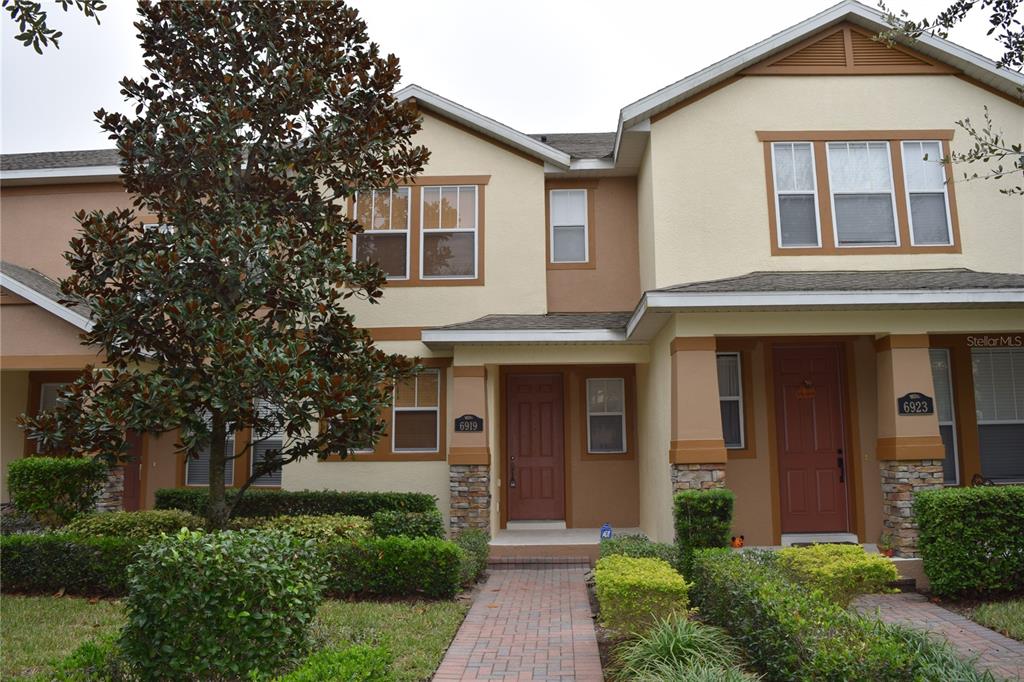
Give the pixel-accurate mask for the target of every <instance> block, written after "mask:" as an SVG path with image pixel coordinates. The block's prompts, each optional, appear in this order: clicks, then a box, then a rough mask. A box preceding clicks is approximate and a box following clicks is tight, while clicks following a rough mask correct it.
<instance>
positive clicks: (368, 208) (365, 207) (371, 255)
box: [354, 187, 411, 279]
mask: <svg viewBox="0 0 1024 682" xmlns="http://www.w3.org/2000/svg"><path fill="white" fill-rule="evenodd" d="M410 204H411V202H410V191H409V188H408V187H399V188H397V189H382V190H370V191H366V192H359V193H358V194H357V195H356V202H355V214H356V219H357V220H358V221H359V224H360V225H362V226H363V230H364V231H363V233H362V234H358V235H355V240H354V250H355V258H356V260H364V261H370V262H376V263H377V264H378V265H380V267H381V269H383V270H384V272H385V273H387V275H388V279H408V278H409V228H410V213H411V211H410Z"/></svg>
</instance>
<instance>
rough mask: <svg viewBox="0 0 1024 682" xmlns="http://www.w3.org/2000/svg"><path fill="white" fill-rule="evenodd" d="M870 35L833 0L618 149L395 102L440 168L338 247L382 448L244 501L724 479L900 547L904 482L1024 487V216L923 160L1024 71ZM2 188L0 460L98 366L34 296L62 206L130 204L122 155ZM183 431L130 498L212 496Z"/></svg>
mask: <svg viewBox="0 0 1024 682" xmlns="http://www.w3.org/2000/svg"><path fill="white" fill-rule="evenodd" d="M884 27H885V25H884V22H883V20H882V17H881V15H880V14H879V13H878V12H877V11H875V10H873V9H869V8H867V7H865V6H863V5H860V4H858V3H855V2H843V3H841V4H839V5H837V6H835V7H833V8H831V9H829V10H826V11H825V12H822V13H821V14H818V15H816V16H814V17H812V18H810V19H808V20H807V21H805V22H803V23H801V24H799V25H797V26H794V27H792V28H790V29H787V30H785V31H783V32H781V33H779V34H777V35H775V36H772V37H771V38H769V39H767V40H765V41H763V42H761V43H758V44H757V45H754V46H752V47H750V48H748V49H746V50H744V51H742V52H740V53H738V54H736V55H733V56H732V57H729V58H728V59H725V60H723V61H721V62H719V63H717V64H715V65H713V66H710V67H708V68H707V69H705V70H703V71H700V72H698V73H696V74H693V75H691V76H689V77H687V78H684V79H683V80H681V81H678V82H677V83H674V84H672V85H669V86H668V87H666V88H663V89H662V90H659V91H658V92H656V93H653V94H651V95H649V96H647V97H645V98H643V99H642V100H639V101H638V102H635V103H633V104H630V105H629V106H627V107H625V108H624V109H622V111H621V113H620V116H619V121H618V126H617V128H616V131H615V132H614V133H599V134H550V135H525V134H523V133H520V132H518V131H515V130H512V129H511V128H508V127H507V126H504V125H502V124H501V123H498V122H496V121H493V120H491V119H489V118H486V117H484V116H482V115H481V114H478V113H476V112H473V111H470V110H469V109H466V108H465V107H462V106H460V105H458V104H456V103H454V102H451V101H449V100H446V99H444V98H442V97H440V96H438V95H436V94H434V93H431V92H429V91H427V90H424V89H422V88H420V87H417V86H409V87H407V88H405V89H404V90H402V92H401V93H400V97H401V99H403V100H412V101H415V102H416V104H417V105H418V107H419V110H420V111H421V113H422V115H423V130H422V132H421V133H420V134H419V135H418V136H417V139H416V142H418V143H422V144H425V145H426V146H427V147H429V148H430V150H431V152H432V154H431V158H430V163H429V165H428V167H427V168H426V169H425V171H424V173H423V176H422V177H420V178H419V179H418V181H417V182H416V184H415V185H414V186H412V187H408V188H402V189H400V190H397V191H389V190H385V191H380V192H366V193H363V194H361V195H360V196H359V198H358V200H357V202H356V205H355V210H356V211H357V213H358V214H359V215H360V216H361V217H362V218H363V223H364V224H365V225H366V227H367V232H366V233H365V234H364V235H362V236H360V237H358V239H357V242H356V255H357V256H358V257H371V258H374V259H376V260H378V261H379V262H380V263H382V264H383V265H384V267H385V268H386V269H387V270H388V271H389V272H390V273H391V275H392V277H391V280H390V282H389V286H388V287H387V289H388V290H387V293H386V296H385V298H384V303H383V305H379V306H373V307H370V306H365V305H362V304H360V303H354V304H353V305H354V309H355V312H356V314H357V319H358V321H359V323H360V324H361V325H362V326H365V327H367V328H369V329H370V330H371V332H372V334H373V336H374V337H375V338H376V339H377V340H378V341H379V342H380V345H381V346H382V347H383V348H385V349H386V350H389V351H394V352H401V353H405V354H408V355H415V356H420V357H422V358H423V364H424V365H425V366H426V367H427V371H426V372H425V373H424V374H421V375H420V376H419V377H418V378H417V379H416V380H415V382H414V384H412V385H403V386H401V387H399V389H398V390H397V391H396V396H395V406H394V409H393V410H391V411H389V413H388V414H387V415H386V418H387V421H388V422H389V424H390V428H389V435H388V436H387V437H386V438H384V439H382V440H381V441H380V442H378V443H377V444H376V447H375V449H374V450H373V451H372V452H361V453H357V454H355V455H353V456H351V457H349V458H348V459H347V460H346V461H341V460H340V458H337V457H332V458H329V460H328V461H303V462H296V463H294V464H291V465H289V466H287V467H285V470H284V471H283V473H281V474H277V475H274V476H268V477H266V478H265V480H264V481H262V483H264V484H266V485H268V486H280V487H282V488H285V489H303V488H310V489H319V488H335V489H377V490H391V489H394V490H420V491H425V492H429V493H432V494H434V495H436V496H437V497H438V499H439V500H440V504H441V507H442V510H443V511H444V512H445V514H446V515H447V516H448V517H449V518H450V522H451V527H452V528H454V529H458V528H462V527H465V526H471V525H475V526H483V527H488V528H490V529H491V530H492V532H493V531H497V530H498V529H501V528H505V527H506V526H507V524H509V523H513V522H516V521H525V520H545V521H557V522H564V523H565V525H566V526H568V527H570V528H573V527H576V528H596V527H598V526H600V525H602V524H603V523H606V522H607V523H610V524H612V525H613V526H614V527H640V528H642V529H643V530H644V531H645V532H646V533H648V534H649V535H651V536H652V537H654V538H656V539H658V540H670V539H671V537H672V534H673V531H672V519H671V495H672V493H673V491H674V490H681V489H688V488H707V487H714V486H721V485H725V486H727V487H729V488H730V489H732V490H733V491H734V492H735V493H736V513H735V525H734V531H735V532H736V533H737V534H743V535H745V537H746V541H747V543H748V544H764V545H767V544H777V543H779V542H780V541H781V540H782V539H783V535H789V534H800V533H828V534H850V535H849V536H850V537H853V536H855V537H856V538H858V539H859V540H861V541H863V542H874V541H876V540H877V539H878V537H879V535H880V533H881V532H883V529H884V528H888V529H889V531H890V532H893V533H894V534H895V535H897V536H898V537H897V548H898V549H899V550H900V551H901V552H903V553H905V554H910V553H912V552H913V551H914V544H915V543H914V534H915V533H914V530H913V526H912V521H911V520H910V519H909V518H908V514H909V510H908V508H909V504H910V502H909V500H910V498H911V495H912V493H913V491H914V490H916V489H919V488H921V487H926V486H934V485H941V484H943V483H945V484H951V485H966V484H969V483H970V481H971V479H972V477H974V476H975V475H976V474H983V475H984V476H986V477H988V478H990V479H993V480H995V481H997V482H1009V481H1020V480H1024V199H1021V198H1020V197H1011V196H1006V195H1003V194H1000V193H999V192H998V188H999V186H1000V185H999V182H995V181H976V182H956V183H953V182H947V180H952V175H953V172H952V171H951V170H950V169H948V168H945V167H943V166H942V165H941V164H939V163H937V162H936V160H937V159H938V158H940V157H942V156H943V155H944V154H946V153H948V152H949V150H950V149H954V150H956V149H959V150H965V149H967V148H969V146H970V141H969V139H967V137H966V136H965V135H964V133H963V131H961V130H959V129H956V128H955V126H954V125H953V122H954V121H956V120H957V119H960V118H963V117H964V116H971V117H973V118H980V117H981V115H982V112H983V110H984V107H988V109H989V111H990V112H991V115H992V118H993V119H994V121H995V122H996V123H997V125H998V126H999V127H1001V128H1002V129H1003V130H1005V131H1007V132H1008V133H1010V134H1012V135H1019V133H1020V132H1021V131H1022V130H1024V107H1022V106H1021V103H1020V100H1019V99H1016V96H1017V91H1018V88H1020V87H1021V86H1022V85H1024V78H1022V77H1021V75H1020V74H1018V73H1015V72H1012V71H1008V70H1005V69H997V68H995V66H994V65H993V63H992V62H990V61H989V60H987V59H985V58H983V57H981V56H978V55H976V54H974V53H971V52H969V51H967V50H965V49H963V48H961V47H958V46H956V45H954V44H952V43H949V42H946V41H943V40H940V39H936V38H931V37H923V38H922V39H921V40H920V41H918V42H917V43H916V44H914V45H913V46H912V47H897V48H892V49H890V48H887V47H885V46H884V45H882V44H880V43H877V42H874V41H873V40H872V36H873V35H874V34H876V33H877V32H878V31H879V30H882V29H883V28H884ZM925 157H927V159H928V160H925ZM957 174H959V171H957ZM0 179H2V182H3V189H2V199H3V205H2V220H3V260H4V264H3V266H2V272H0V278H2V285H3V287H4V296H3V304H4V305H3V308H2V315H3V324H2V347H0V351H2V358H0V360H2V363H3V375H2V378H3V388H2V403H3V405H2V423H0V428H2V454H3V458H4V463H5V466H6V462H8V461H9V460H10V459H12V458H15V457H20V456H22V455H25V454H30V453H31V452H32V451H33V450H32V447H33V446H32V443H30V442H28V441H26V440H25V438H24V436H23V434H22V433H21V432H20V431H19V430H18V429H17V427H16V425H15V417H16V415H17V414H18V413H20V412H22V411H23V410H25V409H26V407H27V409H28V410H29V411H34V410H37V409H39V408H40V407H45V406H47V405H48V404H49V403H50V402H51V401H52V399H53V395H54V390H55V389H56V387H57V385H58V384H60V383H61V382H63V381H67V380H68V379H69V378H71V377H73V376H74V374H75V372H76V371H78V370H80V369H81V367H82V366H84V365H85V364H86V363H87V362H92V361H95V360H96V358H95V357H94V356H91V355H89V351H88V349H85V348H83V347H81V346H79V345H78V342H77V338H76V337H77V333H78V332H79V330H80V329H82V328H84V327H85V326H87V325H88V324H89V321H88V319H87V317H86V316H85V315H84V314H83V313H82V311H80V310H77V309H74V308H65V307H63V306H62V305H60V304H59V303H57V302H56V300H57V299H58V298H59V296H58V294H57V291H56V289H55V285H54V284H53V282H52V280H55V279H57V278H59V277H61V276H63V275H65V274H66V267H65V264H64V262H63V260H62V257H61V253H62V251H63V250H64V249H65V246H66V244H67V241H68V239H69V237H71V235H72V234H73V232H74V230H75V228H76V225H75V223H74V221H73V219H72V213H73V212H74V211H75V210H77V209H81V208H85V209H112V208H114V207H115V206H126V205H128V199H129V198H128V197H127V196H126V195H125V194H124V192H123V190H122V189H121V187H120V185H119V183H118V169H117V157H116V155H115V154H114V153H113V152H112V151H105V150H101V151H93V152H66V153H42V154H18V155H9V156H5V157H4V158H3V166H2V174H0ZM993 273H999V274H993ZM44 275H45V277H44ZM100 359H101V358H100ZM918 394H920V395H918ZM932 406H934V409H933V410H932V409H931V408H932ZM904 412H906V413H907V414H903V413H904ZM464 416H468V417H477V418H479V419H472V418H467V419H460V418H461V417H464ZM476 429H479V430H476ZM174 442H175V438H174V434H167V435H164V436H160V437H155V436H149V435H147V436H145V437H143V438H141V439H139V442H138V447H137V451H138V454H139V463H138V464H136V465H134V468H132V469H130V470H129V471H128V472H127V474H126V487H127V490H126V499H127V502H126V506H142V507H146V506H150V505H151V504H152V500H153V491H154V490H155V489H157V488H160V487H165V486H182V485H202V484H203V483H204V482H205V480H206V475H207V471H206V469H205V468H204V463H203V460H202V459H200V460H196V461H192V462H189V463H188V464H186V463H185V462H184V460H183V459H182V458H181V457H180V456H175V455H174V454H173V450H174ZM235 466H236V467H237V468H238V469H239V470H238V471H236V472H235V473H234V480H235V481H239V480H241V478H242V475H243V473H244V470H245V468H246V467H247V466H250V463H249V462H248V461H247V460H246V459H240V460H239V461H238V463H237V464H236V465H235ZM832 537H835V536H834V535H833V536H832Z"/></svg>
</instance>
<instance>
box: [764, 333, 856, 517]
mask: <svg viewBox="0 0 1024 682" xmlns="http://www.w3.org/2000/svg"><path fill="white" fill-rule="evenodd" d="M773 356H774V372H775V412H776V415H775V419H776V433H777V437H778V454H779V488H780V495H779V500H780V508H781V512H782V532H783V533H830V532H832V533H834V532H845V531H847V530H848V529H849V522H848V518H847V498H846V489H847V486H846V479H847V467H846V454H845V446H844V442H845V435H844V425H843V397H842V396H843V390H842V381H841V378H840V367H841V364H842V355H841V353H840V349H839V347H838V346H834V345H808V346H775V347H774V349H773Z"/></svg>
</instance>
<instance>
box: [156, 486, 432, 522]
mask: <svg viewBox="0 0 1024 682" xmlns="http://www.w3.org/2000/svg"><path fill="white" fill-rule="evenodd" d="M237 494H238V493H237V492H236V491H234V490H228V491H227V496H228V499H229V500H231V499H233V498H234V496H235V495H237ZM208 499H209V493H208V492H207V491H206V489H205V488H161V489H160V490H157V491H156V508H157V509H182V510H184V511H187V512H191V513H193V514H196V515H198V516H203V515H204V514H205V513H206V506H207V500H208ZM431 509H437V500H436V499H435V498H434V496H433V495H428V494H426V493H394V492H390V493H375V492H343V491H338V490H251V489H250V490H247V491H246V493H245V495H244V496H242V499H241V500H240V501H239V502H238V505H237V506H236V507H235V510H234V512H233V513H232V516H233V517H235V518H238V517H245V516H281V515H289V516H301V515H311V516H322V515H324V514H342V515H345V516H365V517H370V516H373V515H374V513H376V512H379V511H407V512H425V511H430V510H431Z"/></svg>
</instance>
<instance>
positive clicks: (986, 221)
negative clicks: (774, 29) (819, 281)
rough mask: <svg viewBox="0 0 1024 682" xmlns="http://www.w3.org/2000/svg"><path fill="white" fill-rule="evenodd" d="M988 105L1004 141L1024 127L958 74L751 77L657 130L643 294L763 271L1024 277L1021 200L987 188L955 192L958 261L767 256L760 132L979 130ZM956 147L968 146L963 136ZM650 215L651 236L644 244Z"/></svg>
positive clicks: (1023, 112) (1022, 112)
mask: <svg viewBox="0 0 1024 682" xmlns="http://www.w3.org/2000/svg"><path fill="white" fill-rule="evenodd" d="M985 105H987V106H988V107H989V110H990V112H991V114H992V118H993V120H994V121H995V124H996V126H998V127H999V128H1001V129H1002V130H1004V131H1006V133H1007V134H1011V133H1012V132H1015V131H1020V130H1022V129H1024V108H1022V107H1020V106H1016V105H1014V104H1012V103H1011V102H1009V101H1007V100H1005V99H1003V98H1000V97H997V96H995V95H992V94H990V93H989V92H987V91H985V90H982V89H980V88H978V87H975V86H973V85H971V84H969V83H967V82H965V81H964V80H961V79H959V78H956V77H955V76H858V77H843V76H800V77H781V76H763V77H762V76H759V77H747V78H742V79H740V80H739V81H737V82H735V83H733V84H731V85H728V86H727V87H724V88H722V89H720V90H718V91H717V92H715V93H713V94H711V95H709V96H707V97H704V98H703V99H700V100H698V101H696V102H694V103H692V104H690V105H688V106H685V107H683V108H681V109H679V110H678V111H676V112H675V113H673V114H671V115H669V116H667V117H665V118H663V119H660V120H657V121H655V122H654V123H652V125H651V137H650V143H649V146H650V148H651V150H652V151H651V157H650V158H649V159H646V160H645V162H646V163H649V164H650V173H651V178H650V179H649V180H648V179H647V178H646V173H647V168H646V166H645V167H644V168H642V169H641V172H640V188H641V191H640V208H639V214H640V244H641V248H642V252H641V257H640V262H641V266H642V272H643V277H644V286H645V287H649V286H651V284H654V285H656V286H659V287H660V286H668V285H672V284H677V283H680V282H687V281H699V280H708V279H715V278H718V277H728V276H733V275H738V274H744V273H747V272H753V271H757V270H829V269H845V270H862V269H920V268H937V267H967V268H973V269H976V270H986V271H993V272H1021V271H1024V230H1022V229H1021V226H1022V225H1024V202H1021V201H1020V200H1019V199H1017V198H1015V197H1012V196H1005V195H1002V194H1000V193H999V192H998V191H997V186H996V184H994V183H992V182H989V181H980V182H958V183H957V184H956V203H957V209H958V212H959V217H960V235H961V238H962V241H963V253H962V254H932V255H920V254H918V255H887V254H870V255H854V256H847V255H842V256H774V257H773V256H771V255H770V234H769V227H768V200H767V191H766V188H765V165H764V152H763V146H762V143H761V142H759V141H758V140H757V137H756V135H755V131H758V130H796V131H799V130H893V129H903V130H906V129H952V128H954V127H955V126H954V121H956V120H958V119H961V118H963V117H964V116H970V117H971V118H972V120H976V121H980V120H981V118H982V113H983V107H984V106H985ZM708 131H714V134H708ZM1011 136H1012V135H1011ZM952 146H953V149H954V150H961V151H962V150H966V149H967V148H968V147H969V140H968V138H967V136H966V135H965V134H964V133H963V131H961V130H957V132H956V134H955V137H954V139H953V145H952ZM962 170H966V169H957V175H958V176H959V175H960V171H962ZM976 170H978V171H981V170H982V168H980V167H979V168H977V169H976ZM647 182H650V183H651V186H652V205H651V206H650V208H649V209H648V208H647V207H646V206H644V202H645V197H646V195H647V193H646V192H645V191H644V187H645V184H646V183H647ZM648 210H650V212H651V214H652V218H651V221H652V223H653V226H654V237H653V239H647V238H646V236H645V230H646V227H645V225H646V218H645V215H646V212H647V211H648ZM652 262H653V268H652V267H651V265H650V264H651V263H652ZM652 279H653V282H652Z"/></svg>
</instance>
